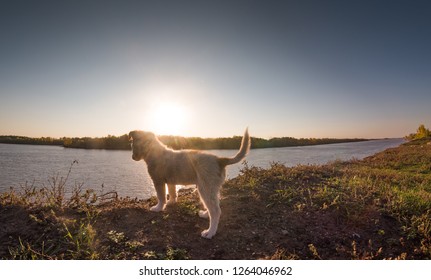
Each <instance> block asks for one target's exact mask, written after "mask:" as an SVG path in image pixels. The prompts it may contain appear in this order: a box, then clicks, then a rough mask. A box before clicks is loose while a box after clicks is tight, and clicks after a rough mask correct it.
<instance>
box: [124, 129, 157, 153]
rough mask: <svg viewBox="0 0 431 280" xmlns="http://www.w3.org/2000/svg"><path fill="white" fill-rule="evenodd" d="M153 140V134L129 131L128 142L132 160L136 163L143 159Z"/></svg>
mask: <svg viewBox="0 0 431 280" xmlns="http://www.w3.org/2000/svg"><path fill="white" fill-rule="evenodd" d="M155 140H156V135H154V133H151V132H145V131H140V130H134V131H130V133H129V141H130V142H131V145H132V151H133V154H132V159H133V160H136V161H139V160H142V159H144V157H145V156H146V155H147V154H148V151H149V149H150V145H151V143H153V142H154V141H155Z"/></svg>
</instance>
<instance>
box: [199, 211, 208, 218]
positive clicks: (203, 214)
mask: <svg viewBox="0 0 431 280" xmlns="http://www.w3.org/2000/svg"><path fill="white" fill-rule="evenodd" d="M199 217H201V218H204V219H208V218H209V217H210V216H209V214H208V210H199Z"/></svg>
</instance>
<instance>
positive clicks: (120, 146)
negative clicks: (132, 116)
mask: <svg viewBox="0 0 431 280" xmlns="http://www.w3.org/2000/svg"><path fill="white" fill-rule="evenodd" d="M159 139H160V141H161V142H162V143H164V144H165V145H167V146H168V147H170V148H172V149H174V150H183V149H197V150H237V149H238V148H239V146H240V145H241V139H242V136H234V137H221V138H200V137H181V136H159ZM369 140H371V139H364V138H343V139H340V138H300V139H297V138H293V137H278V138H271V139H263V138H257V137H251V148H252V149H263V148H282V147H298V146H314V145H325V144H338V143H352V142H362V141H369ZM0 143H3V144H27V145H53V146H63V147H65V148H75V149H98V150H130V149H131V148H130V141H129V137H128V135H126V134H125V135H122V136H112V135H108V136H107V137H97V138H91V137H81V138H78V137H73V138H69V137H63V138H51V137H41V138H30V137H24V136H0Z"/></svg>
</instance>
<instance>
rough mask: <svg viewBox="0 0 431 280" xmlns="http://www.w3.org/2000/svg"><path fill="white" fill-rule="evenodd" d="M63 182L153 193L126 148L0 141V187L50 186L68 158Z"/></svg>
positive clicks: (347, 146)
mask: <svg viewBox="0 0 431 280" xmlns="http://www.w3.org/2000/svg"><path fill="white" fill-rule="evenodd" d="M401 143H403V139H384V140H372V141H365V142H354V143H341V144H329V145H317V146H304V147H287V148H268V149H255V150H251V151H250V154H249V155H248V156H247V158H246V160H247V162H248V164H249V166H259V167H268V166H269V165H270V164H271V162H280V163H283V164H285V165H287V166H295V165H298V164H324V163H327V162H331V161H334V160H350V159H352V158H356V159H362V158H364V157H367V156H369V155H373V154H375V153H377V152H380V151H383V150H385V149H387V148H390V147H396V146H398V145H400V144H401ZM208 152H212V153H215V154H217V155H220V156H233V155H234V154H235V153H236V151H234V150H213V151H208ZM75 160H76V161H77V163H75V164H73V166H72V169H71V172H70V175H69V177H68V180H67V182H66V188H67V190H68V191H71V190H72V189H73V188H74V187H75V186H77V185H81V184H82V185H83V189H94V190H96V191H98V192H101V191H102V185H103V186H104V187H103V191H104V192H107V191H112V190H114V191H117V192H118V195H119V196H122V197H126V196H129V197H137V198H140V199H142V198H148V197H150V196H152V195H154V194H155V192H154V188H153V187H152V182H151V179H150V178H149V175H148V173H147V170H146V166H145V163H144V162H143V161H141V162H135V161H133V160H132V156H131V152H130V151H108V150H82V149H69V148H63V147H59V146H36V145H14V144H0V192H5V191H7V190H9V189H10V188H11V187H13V188H15V189H20V188H21V187H22V186H25V185H27V186H31V185H33V186H36V187H43V186H47V187H48V186H50V182H52V179H53V178H55V177H57V178H58V179H60V178H66V176H67V174H68V171H69V169H70V166H71V165H72V163H73V162H74V161H75ZM241 167H242V164H236V165H233V166H229V167H228V169H227V176H228V178H232V177H235V176H236V175H238V173H239V170H240V169H241Z"/></svg>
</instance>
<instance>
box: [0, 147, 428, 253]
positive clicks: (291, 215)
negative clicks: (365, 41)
mask: <svg viewBox="0 0 431 280" xmlns="http://www.w3.org/2000/svg"><path fill="white" fill-rule="evenodd" d="M428 142H429V141H422V142H420V143H418V142H417V141H412V142H409V143H408V144H406V145H402V146H400V147H397V148H392V149H388V150H386V151H384V152H381V153H378V154H376V155H374V156H371V157H368V158H366V159H364V160H353V161H348V162H333V163H330V164H326V165H321V166H308V165H307V166H296V167H286V166H284V165H281V164H279V163H273V164H272V165H271V167H270V168H268V169H262V168H257V167H253V166H248V165H247V164H244V168H243V169H242V171H241V174H240V175H239V176H238V177H236V178H234V179H232V180H229V181H227V182H226V184H225V185H224V187H223V189H222V192H221V196H222V200H221V207H222V211H223V214H222V219H221V222H220V227H219V228H220V230H219V232H218V233H217V235H216V237H215V238H214V239H213V240H211V241H208V240H202V238H200V237H199V232H200V231H201V230H202V229H204V228H205V227H206V226H207V221H206V220H203V219H199V218H198V217H197V212H198V210H199V208H200V207H201V206H200V204H199V201H198V198H197V195H196V194H195V193H193V191H192V190H187V191H183V192H182V194H180V196H179V198H178V204H177V205H176V206H170V207H169V208H168V209H167V210H166V212H164V213H162V214H160V213H152V212H150V211H148V208H149V206H150V205H151V204H154V198H152V199H150V200H148V201H137V200H133V199H122V198H118V197H116V196H115V194H114V195H112V194H110V195H109V196H100V195H96V193H95V192H94V191H83V190H82V186H80V185H77V186H75V188H74V191H73V193H72V194H71V195H69V196H66V194H65V191H64V190H65V186H66V184H67V178H68V175H69V174H70V172H71V170H72V167H73V165H74V164H75V163H72V164H71V167H70V169H69V171H68V173H67V176H65V177H64V178H63V177H61V178H58V177H56V178H52V179H51V180H50V182H49V184H48V186H43V187H42V188H38V187H36V186H34V185H25V186H24V187H23V189H22V190H20V191H16V190H13V189H12V190H10V191H9V192H7V193H3V194H1V195H0V224H2V225H4V228H5V229H4V230H2V231H0V241H1V242H0V258H2V259H211V258H215V259H256V258H263V259H431V165H430V164H431V145H429V144H428Z"/></svg>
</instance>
